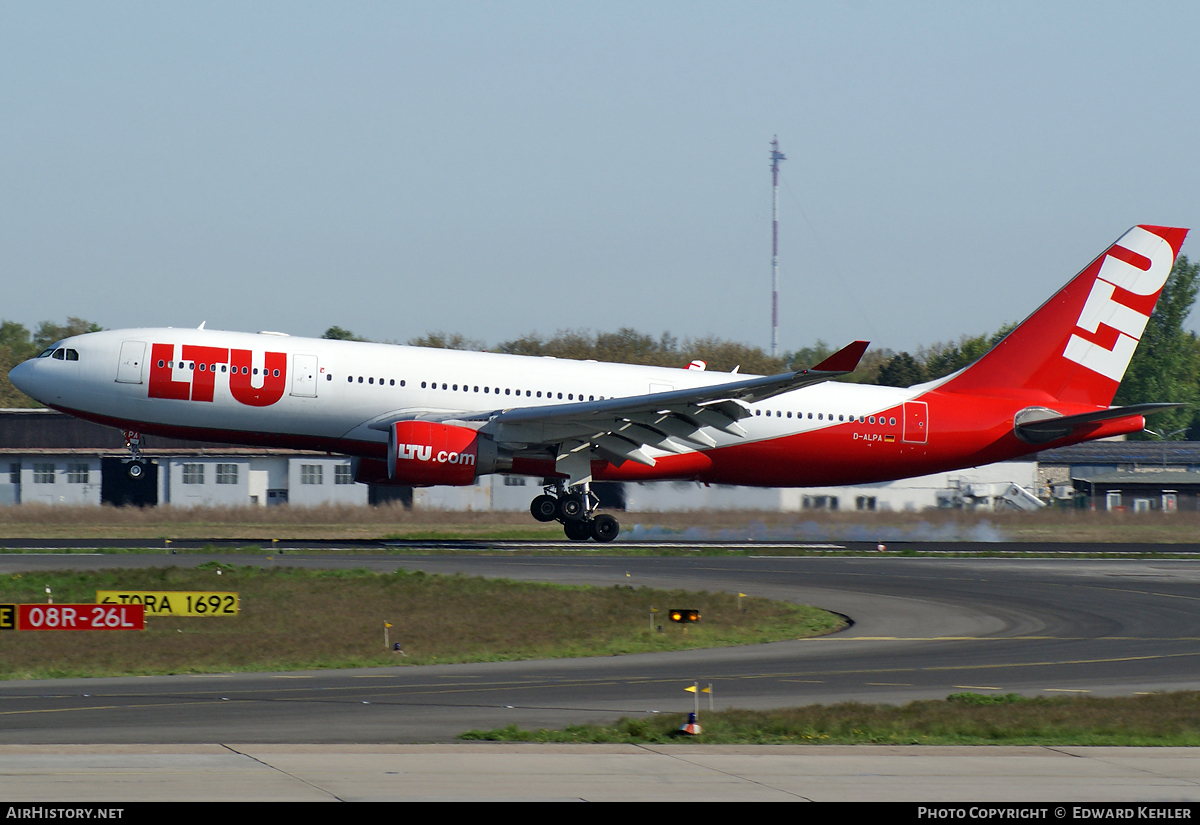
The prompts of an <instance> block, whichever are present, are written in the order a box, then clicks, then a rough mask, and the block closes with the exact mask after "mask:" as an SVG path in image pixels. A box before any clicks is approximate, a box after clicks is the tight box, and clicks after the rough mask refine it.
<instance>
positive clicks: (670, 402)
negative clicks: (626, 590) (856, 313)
mask: <svg viewBox="0 0 1200 825" xmlns="http://www.w3.org/2000/svg"><path fill="white" fill-rule="evenodd" d="M866 349H867V342H866V341H855V342H854V343H852V344H850V345H849V346H847V347H844V348H843V349H841V350H839V351H838V352H836V353H834V354H833V355H831V356H829V357H828V358H826V359H825V360H824V361H822V362H821V363H820V364H817V365H816V366H815V367H810V368H809V369H805V370H798V371H796V372H784V373H780V374H778V375H768V376H762V377H755V378H745V379H742V380H737V381H729V382H726V383H722V384H710V385H708V386H703V387H694V388H691V389H683V390H671V391H669V392H658V393H647V394H646V395H635V396H626V397H623V398H606V399H604V400H601V401H576V402H571V403H567V404H550V405H546V406H538V407H511V408H506V409H499V410H492V411H488V412H478V413H462V412H439V411H433V410H429V411H403V412H399V413H396V414H392V415H388V416H382V417H380V418H379V419H376V420H375V421H374V422H372V423H371V424H370V426H371V427H372V428H373V429H381V430H385V429H387V428H388V427H389V426H390V425H391V424H392V423H394V422H396V421H400V420H406V419H408V420H412V419H421V420H438V421H443V422H445V423H460V424H464V425H467V426H472V425H474V426H476V427H477V428H478V429H479V431H480V432H483V433H487V434H489V435H491V436H492V437H493V438H494V439H495V440H496V442H497V443H499V444H500V445H501V446H504V447H505V448H506V449H509V450H513V451H514V452H520V451H523V450H534V451H546V450H547V449H549V450H552V451H554V453H555V455H556V457H557V462H556V469H557V470H558V472H561V473H564V474H566V475H567V476H569V478H570V483H572V484H574V483H579V482H581V481H586V480H587V479H588V478H590V476H591V461H592V458H593V457H599V458H604V459H607V460H608V461H611V462H612V463H614V464H617V465H620V464H623V463H624V462H626V461H633V462H636V463H638V464H644V465H647V466H654V463H655V462H654V458H652V457H651V456H649V455H647V454H646V453H645V452H644V451H643V448H644V447H655V448H658V449H660V450H664V451H666V452H671V453H681V452H686V451H688V450H694V449H704V448H708V447H715V446H716V442H715V441H714V440H713V438H712V437H711V436H710V435H708V434H707V433H705V432H704V430H705V428H709V427H711V428H714V429H717V430H720V431H722V432H725V433H728V434H730V435H734V436H738V437H744V436H745V435H746V431H745V430H744V429H743V428H742V427H741V426H740V425H739V424H738V423H737V422H738V421H739V420H740V419H743V418H746V417H748V416H750V415H751V412H750V408H749V406H748V405H749V404H750V403H752V402H756V401H763V400H765V399H768V398H772V397H774V396H776V395H779V394H781V393H785V392H789V391H791V390H796V389H800V388H801V387H807V386H811V385H813V384H819V383H821V382H823V381H828V380H830V379H831V378H837V377H838V376H841V375H846V374H847V373H850V372H853V371H854V369H855V367H857V366H858V361H859V359H860V358H862V355H863V353H864V352H865V351H866Z"/></svg>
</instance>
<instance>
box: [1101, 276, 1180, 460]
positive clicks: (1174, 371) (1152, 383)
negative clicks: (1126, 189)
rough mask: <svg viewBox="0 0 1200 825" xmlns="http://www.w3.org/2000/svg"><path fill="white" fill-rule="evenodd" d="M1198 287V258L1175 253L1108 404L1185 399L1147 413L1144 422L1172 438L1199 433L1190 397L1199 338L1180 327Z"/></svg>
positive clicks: (1143, 436) (1138, 436) (1140, 435)
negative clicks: (1169, 407) (1164, 409)
mask: <svg viewBox="0 0 1200 825" xmlns="http://www.w3.org/2000/svg"><path fill="white" fill-rule="evenodd" d="M1198 289H1200V262H1198V263H1191V262H1190V261H1189V260H1188V259H1187V256H1186V255H1180V256H1179V258H1178V260H1176V261H1175V266H1173V267H1172V268H1171V274H1170V275H1169V276H1168V277H1167V283H1166V284H1165V285H1164V286H1163V290H1162V294H1161V295H1160V296H1159V298H1158V303H1157V304H1156V305H1155V307H1154V312H1152V313H1151V314H1150V320H1149V321H1148V322H1147V323H1146V331H1145V332H1143V333H1142V338H1141V341H1140V342H1139V343H1138V346H1137V349H1136V350H1135V351H1134V353H1133V358H1132V360H1131V361H1130V362H1129V369H1127V370H1126V371H1125V378H1124V380H1123V381H1121V386H1120V387H1118V388H1117V395H1116V398H1114V399H1113V403H1114V404H1118V405H1122V406H1124V405H1126V404H1139V403H1145V402H1148V401H1176V402H1180V403H1183V404H1186V405H1187V406H1186V407H1182V408H1180V409H1177V410H1168V411H1167V412H1163V413H1158V414H1156V415H1154V416H1153V417H1152V418H1150V419H1149V420H1148V421H1147V422H1146V423H1147V426H1149V427H1152V428H1153V429H1155V430H1157V431H1159V432H1162V433H1174V435H1172V436H1171V438H1173V439H1180V438H1184V437H1185V433H1183V432H1176V431H1178V430H1186V437H1187V438H1189V439H1192V440H1195V439H1197V438H1200V415H1197V411H1196V400H1197V397H1198V396H1200V386H1198V385H1197V380H1198V379H1200V342H1198V341H1197V339H1196V334H1195V333H1194V332H1188V331H1185V330H1184V329H1183V323H1184V321H1185V320H1187V317H1188V314H1189V313H1190V312H1191V311H1192V304H1193V303H1195V301H1196V292H1197V290H1198ZM1130 438H1134V439H1147V438H1152V436H1151V435H1150V434H1149V433H1136V434H1134V435H1131V436H1130Z"/></svg>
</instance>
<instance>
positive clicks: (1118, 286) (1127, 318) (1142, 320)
mask: <svg viewBox="0 0 1200 825" xmlns="http://www.w3.org/2000/svg"><path fill="white" fill-rule="evenodd" d="M1173 260H1174V252H1173V250H1172V249H1171V245H1170V244H1168V243H1167V242H1166V241H1164V240H1163V239H1162V238H1160V237H1158V236H1157V235H1155V234H1154V233H1152V232H1147V231H1146V230H1145V229H1142V228H1141V227H1140V226H1138V227H1134V228H1133V229H1131V230H1129V231H1128V232H1126V233H1125V234H1124V235H1123V236H1122V237H1121V239H1120V240H1119V241H1117V242H1116V243H1115V244H1113V246H1112V248H1111V249H1109V250H1108V252H1107V253H1106V254H1105V256H1104V263H1102V264H1101V265H1100V272H1099V274H1098V275H1097V276H1096V280H1095V281H1094V282H1093V283H1092V291H1091V293H1089V294H1088V298H1087V303H1085V304H1084V306H1083V312H1081V313H1079V321H1078V322H1077V323H1076V327H1077V328H1078V329H1080V330H1086V331H1087V332H1090V333H1092V334H1093V335H1094V334H1095V333H1096V332H1097V330H1098V329H1099V328H1100V327H1101V326H1105V327H1109V328H1111V329H1112V330H1115V331H1116V332H1117V338H1116V341H1115V342H1114V343H1113V344H1112V346H1110V347H1106V346H1104V345H1103V344H1100V343H1096V342H1095V341H1089V340H1087V339H1086V338H1082V337H1080V336H1079V335H1072V336H1071V338H1070V340H1069V341H1067V348H1066V350H1064V351H1063V357H1064V358H1066V359H1067V360H1068V361H1074V362H1075V363H1076V364H1080V365H1082V366H1084V367H1087V368H1088V369H1089V370H1091V371H1093V372H1096V373H1099V374H1100V375H1103V376H1105V377H1106V378H1111V379H1112V380H1113V381H1117V382H1119V381H1120V380H1121V377H1122V376H1123V375H1124V374H1125V369H1126V367H1128V366H1129V359H1130V358H1132V357H1133V351H1134V349H1136V348H1137V343H1138V341H1139V340H1140V339H1141V337H1142V332H1144V331H1145V329H1146V322H1147V321H1148V320H1149V319H1150V315H1149V312H1150V309H1151V308H1153V306H1154V301H1155V300H1156V298H1157V297H1158V293H1159V292H1160V291H1161V290H1162V288H1163V284H1165V283H1166V282H1167V276H1168V275H1170V274H1171V262H1172V261H1173ZM1117 290H1121V292H1120V293H1118V292H1117ZM1130 303H1134V304H1142V305H1143V306H1144V307H1145V308H1146V311H1145V312H1141V311H1139V310H1137V309H1134V308H1133V307H1131V306H1129V304H1130Z"/></svg>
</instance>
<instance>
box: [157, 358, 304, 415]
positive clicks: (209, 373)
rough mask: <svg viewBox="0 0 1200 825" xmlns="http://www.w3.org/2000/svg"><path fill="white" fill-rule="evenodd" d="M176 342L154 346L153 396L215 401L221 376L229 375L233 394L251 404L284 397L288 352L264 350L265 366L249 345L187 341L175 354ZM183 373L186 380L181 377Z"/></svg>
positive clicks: (241, 401)
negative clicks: (237, 346)
mask: <svg viewBox="0 0 1200 825" xmlns="http://www.w3.org/2000/svg"><path fill="white" fill-rule="evenodd" d="M175 349H176V347H175V345H174V344H154V345H152V347H151V350H150V381H149V393H148V394H149V396H150V397H151V398H174V399H176V400H179V401H212V400H213V392H214V390H215V389H216V385H217V376H218V375H220V376H221V378H222V379H225V377H226V376H228V380H229V394H230V395H232V396H233V397H234V400H236V401H238V402H239V403H242V404H246V405H247V406H250V407H266V406H269V405H271V404H274V403H275V402H276V401H278V400H279V399H280V398H283V390H284V387H285V386H286V385H287V353H285V352H266V353H263V360H262V366H261V367H258V366H255V365H254V364H253V361H254V357H253V353H251V351H250V350H248V349H225V348H224V347H201V346H195V345H192V344H184V345H183V346H182V347H180V349H181V350H182V357H181V358H176V357H175ZM177 375H182V376H183V377H184V378H185V379H186V380H183V381H180V380H177V378H176V376H177Z"/></svg>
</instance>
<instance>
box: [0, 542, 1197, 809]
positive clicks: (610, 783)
mask: <svg viewBox="0 0 1200 825" xmlns="http://www.w3.org/2000/svg"><path fill="white" fill-rule="evenodd" d="M959 549H963V548H961V547H960V548H959ZM1106 549H1112V550H1116V551H1118V552H1119V551H1120V548H1106ZM214 559H215V560H219V561H221V562H223V563H233V564H252V565H262V566H269V565H278V564H288V565H296V566H305V567H321V568H328V567H343V568H346V567H355V568H369V569H376V570H381V571H383V570H389V571H390V570H395V569H397V568H398V567H403V568H406V569H412V570H416V569H421V570H426V571H429V572H440V573H455V572H461V573H464V574H472V575H485V576H504V577H509V578H515V579H526V580H534V581H547V582H558V583H572V584H594V585H600V586H612V585H614V584H615V585H620V586H628V585H629V584H632V585H633V586H634V587H639V586H647V587H656V588H684V589H689V590H695V591H705V590H708V591H715V590H724V591H735V592H744V593H748V594H752V595H755V596H766V597H770V598H777V599H788V600H793V601H798V602H804V603H808V604H815V605H818V606H820V607H824V608H826V609H829V610H833V611H835V612H838V613H842V614H844V615H846V616H848V617H849V618H850V619H851V620H852V621H853V624H852V626H851V627H850V628H849V629H847V630H846V631H843V632H841V633H838V634H836V635H833V636H829V637H825V638H821V639H810V640H801V641H792V642H781V643H776V644H770V645H757V646H745V647H737V648H725V649H716V650H701V651H681V652H676V653H669V654H652V655H636V656H616V657H603V658H593V659H574V660H555V661H529V662H502V663H486V664H468V665H445V666H428V667H395V668H375V669H370V670H345V671H309V672H301V673H269V674H217V675H209V676H162V677H138V678H125V679H72V680H65V679H64V680H46V681H31V682H4V683H0V775H3V776H5V777H8V780H7V781H8V782H10V783H13V784H12V785H11V786H12V787H17V788H20V789H21V790H22V793H21V794H20V795H21V796H24V797H25V798H34V797H36V798H44V799H45V798H52V799H91V800H103V799H156V798H157V799H168V798H174V799H269V798H284V799H435V798H436V799H524V800H531V799H691V800H701V799H714V800H717V799H719V800H746V799H752V800H771V799H892V800H904V799H908V800H918V801H934V800H968V801H979V800H981V799H988V800H1010V801H1022V800H1024V801H1031V800H1036V799H1042V800H1051V801H1053V800H1062V799H1089V800H1118V801H1119V800H1147V799H1154V800H1196V799H1200V757H1197V756H1195V755H1193V753H1192V752H1191V751H1189V750H1186V749H1087V748H1084V749H1061V748H1056V749H1039V748H1025V749H978V748H975V749H939V748H921V749H913V748H851V749H846V748H840V749H832V748H810V749H805V748H800V749H781V748H757V749H755V748H749V749H742V750H741V751H734V752H728V753H726V752H724V751H722V750H721V749H708V750H705V751H704V754H706V755H705V756H703V757H700V756H697V755H694V754H691V753H690V750H694V749H695V746H691V748H690V749H689V748H688V746H664V747H663V748H632V747H629V748H625V749H624V750H622V749H621V748H617V749H615V750H614V749H611V748H609V746H593V747H590V748H586V747H581V748H579V749H577V750H576V751H573V752H570V753H568V752H566V751H563V750H562V749H561V748H558V749H556V747H544V746H519V745H499V744H497V745H466V744H422V743H452V742H454V741H455V739H456V737H457V736H458V735H459V734H461V733H462V732H464V731H466V730H468V729H480V728H495V727H502V726H505V725H509V724H514V723H515V724H518V725H520V726H522V727H524V728H536V727H562V726H565V725H568V724H572V723H576V722H584V721H610V720H613V719H616V718H618V717H621V716H630V717H638V716H650V715H656V714H672V715H676V716H679V717H680V718H682V714H683V713H685V712H686V711H687V710H689V709H690V707H691V704H692V697H691V694H689V693H686V692H684V688H685V687H687V686H689V685H691V684H692V683H693V682H694V681H696V682H700V683H701V684H709V683H711V684H712V685H713V688H714V691H715V694H714V695H715V706H716V707H718V708H725V707H749V708H770V707H780V706H788V705H799V704H810V703H830V702H837V701H845V700H858V701H866V702H887V703H903V702H906V701H909V700H912V699H918V698H944V697H945V696H946V695H948V694H950V693H954V692H958V691H963V690H972V691H979V692H1017V693H1022V694H1026V695H1043V696H1052V695H1061V694H1063V693H1076V692H1087V693H1094V694H1099V695H1129V694H1134V693H1138V692H1141V691H1164V690H1183V689H1189V690H1196V689H1200V658H1198V657H1200V610H1198V609H1197V608H1200V604H1198V602H1200V560H1197V561H1193V560H1190V559H1184V560H1178V559H1175V560H1171V559H1161V560H1160V559H1155V560H1130V559H1079V558H1073V559H1056V558H1045V559H1029V558H1024V557H1021V558H941V557H935V558H929V557H908V558H897V557H894V556H888V557H872V556H858V557H851V556H833V555H831V556H794V557H784V556H768V557H761V558H754V557H744V556H701V557H678V556H675V557H662V556H649V555H647V556H630V557H604V556H598V555H594V554H590V553H589V554H586V555H585V554H578V555H574V554H572V555H569V556H568V555H558V556H542V557H530V556H520V555H515V554H514V555H504V556H469V555H457V556H445V557H437V556H406V557H404V556H390V555H381V554H371V555H353V554H347V555H336V556H335V555H323V554H321V553H315V552H307V553H306V552H302V551H291V552H289V553H288V554H287V555H286V556H284V557H282V558H280V557H278V556H273V555H270V554H268V553H266V552H263V553H258V554H250V555H235V554H229V553H224V554H219V555H204V554H198V553H187V554H181V555H175V556H172V555H168V554H166V553H163V554H146V553H142V554H129V555H51V554H45V555H38V554H25V555H0V574H11V573H14V572H18V571H31V570H38V569H50V568H53V569H65V568H78V567H129V566H137V567H140V566H146V565H154V566H158V565H198V564H202V563H204V562H207V561H210V560H214ZM701 718H702V719H703V711H702V713H701ZM214 743H225V744H214ZM232 743H254V744H252V745H245V744H242V745H239V744H232ZM566 747H568V748H569V747H572V746H566ZM680 748H683V749H684V750H680ZM197 749H199V750H197ZM430 749H434V750H430ZM438 749H440V750H438ZM1064 756H1071V757H1072V759H1069V760H1064V759H1063V757H1064ZM1146 760H1149V761H1146ZM468 775H469V776H470V777H471V779H470V781H466V779H465V777H466V776H468ZM866 775H870V776H872V777H874V778H873V779H872V780H871V781H870V782H864V781H863V780H862V777H863V776H866ZM114 777H119V780H114ZM248 777H258V778H259V779H261V780H262V782H258V783H256V782H254V781H251V779H249V778H248ZM114 781H116V784H115V785H114V784H113V783H114ZM25 791H28V793H25Z"/></svg>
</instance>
